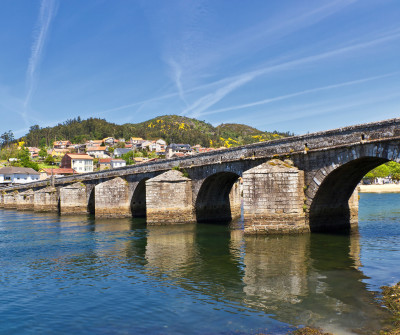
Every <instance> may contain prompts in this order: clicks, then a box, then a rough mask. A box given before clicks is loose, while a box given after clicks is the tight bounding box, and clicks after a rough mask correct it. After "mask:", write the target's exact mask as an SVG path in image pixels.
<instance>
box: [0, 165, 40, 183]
mask: <svg viewBox="0 0 400 335" xmlns="http://www.w3.org/2000/svg"><path fill="white" fill-rule="evenodd" d="M39 177H40V174H39V172H37V171H35V170H34V169H31V168H25V167H15V166H7V167H3V168H1V169H0V184H2V185H5V184H25V183H30V182H33V181H37V180H39Z"/></svg>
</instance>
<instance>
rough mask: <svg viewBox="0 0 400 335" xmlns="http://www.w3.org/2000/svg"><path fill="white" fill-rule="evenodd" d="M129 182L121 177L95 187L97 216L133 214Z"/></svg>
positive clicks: (119, 216)
mask: <svg viewBox="0 0 400 335" xmlns="http://www.w3.org/2000/svg"><path fill="white" fill-rule="evenodd" d="M131 215H132V214H131V209H130V199H129V187H128V182H127V181H126V180H124V179H122V178H120V177H117V178H114V179H111V180H109V181H105V182H103V183H101V184H99V185H96V187H95V216H96V217H115V218H122V217H129V216H131Z"/></svg>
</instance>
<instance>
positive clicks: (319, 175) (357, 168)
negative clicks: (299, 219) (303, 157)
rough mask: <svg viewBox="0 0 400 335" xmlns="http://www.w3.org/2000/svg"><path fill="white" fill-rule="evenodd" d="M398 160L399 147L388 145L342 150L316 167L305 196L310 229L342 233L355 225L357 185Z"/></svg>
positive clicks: (372, 145) (370, 145) (356, 217)
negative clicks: (327, 163)
mask: <svg viewBox="0 0 400 335" xmlns="http://www.w3.org/2000/svg"><path fill="white" fill-rule="evenodd" d="M399 159H400V157H399V148H398V147H394V146H391V145H390V144H387V145H376V144H369V145H365V146H360V147H358V148H357V149H354V148H353V149H350V148H349V149H347V150H343V149H342V150H341V152H340V153H338V154H337V155H336V159H335V160H334V161H331V164H330V165H328V166H323V167H321V168H319V169H318V170H317V171H315V172H314V173H313V174H312V176H311V178H309V179H310V180H311V182H310V184H309V185H308V189H307V191H306V195H307V198H308V199H307V203H308V204H309V213H308V215H309V224H310V230H311V231H314V232H316V231H340V230H341V231H346V230H350V229H351V228H352V227H353V226H356V225H357V221H358V193H357V192H355V189H356V187H357V185H358V183H359V182H360V181H361V180H362V178H363V177H364V176H365V175H366V174H367V173H368V172H369V171H371V170H372V169H374V168H376V167H378V166H379V165H381V164H384V163H386V162H388V161H396V162H399Z"/></svg>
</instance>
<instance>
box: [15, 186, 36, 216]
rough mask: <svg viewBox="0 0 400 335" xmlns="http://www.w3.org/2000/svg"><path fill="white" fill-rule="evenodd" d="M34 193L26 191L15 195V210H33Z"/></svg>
mask: <svg viewBox="0 0 400 335" xmlns="http://www.w3.org/2000/svg"><path fill="white" fill-rule="evenodd" d="M34 197H35V192H33V190H28V191H25V192H22V193H18V194H17V195H16V202H17V209H19V210H23V211H29V210H31V211H33V210H34Z"/></svg>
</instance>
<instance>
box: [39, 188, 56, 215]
mask: <svg viewBox="0 0 400 335" xmlns="http://www.w3.org/2000/svg"><path fill="white" fill-rule="evenodd" d="M58 200H59V197H58V193H57V189H56V188H55V187H51V186H49V187H46V188H43V189H40V190H38V191H36V192H35V195H34V200H33V202H34V207H33V208H34V211H35V212H58Z"/></svg>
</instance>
